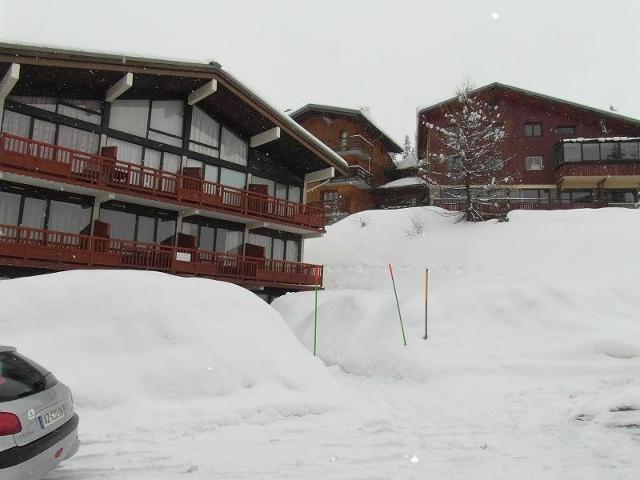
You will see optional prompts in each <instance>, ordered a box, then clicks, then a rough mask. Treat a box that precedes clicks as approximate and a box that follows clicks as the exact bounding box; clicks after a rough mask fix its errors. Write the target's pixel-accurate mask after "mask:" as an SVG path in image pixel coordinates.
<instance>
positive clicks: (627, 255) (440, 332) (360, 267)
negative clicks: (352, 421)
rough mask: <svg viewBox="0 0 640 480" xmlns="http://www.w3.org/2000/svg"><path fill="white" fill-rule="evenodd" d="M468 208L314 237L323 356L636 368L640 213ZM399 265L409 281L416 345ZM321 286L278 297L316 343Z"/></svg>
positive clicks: (544, 368) (362, 365)
mask: <svg viewBox="0 0 640 480" xmlns="http://www.w3.org/2000/svg"><path fill="white" fill-rule="evenodd" d="M359 217H367V219H368V220H367V222H366V223H367V225H366V226H365V227H361V222H359V221H354V220H357V219H358V218H359ZM457 218H458V217H457V215H450V214H448V213H447V212H445V211H443V210H441V209H438V208H431V207H428V208H410V209H403V210H391V211H369V212H363V213H360V214H356V215H354V216H352V217H349V218H346V219H344V220H342V221H340V222H338V223H336V224H335V225H333V226H331V227H329V228H328V233H327V235H326V237H325V238H322V239H316V240H310V241H308V242H307V243H306V251H305V254H306V257H307V260H308V261H310V262H314V263H324V264H325V279H326V282H325V283H326V285H327V287H328V288H327V290H326V291H323V292H320V294H319V326H318V352H319V355H320V356H321V357H322V358H323V359H324V361H325V362H326V363H328V364H336V365H339V366H340V367H341V368H343V369H344V370H346V371H348V372H351V373H357V374H361V375H369V376H383V377H393V378H411V379H415V380H420V381H424V380H427V379H430V378H431V379H433V378H434V377H447V376H448V377H449V378H451V374H455V373H469V372H493V373H514V374H524V375H527V374H529V373H531V374H535V373H539V374H542V375H546V374H549V373H551V372H560V371H562V372H575V373H576V374H580V373H581V372H605V371H609V369H613V370H615V371H616V372H618V373H620V374H622V375H625V374H627V373H629V374H633V375H635V376H637V372H638V371H640V370H639V367H640V355H638V353H639V352H640V315H639V314H638V312H640V295H638V294H637V285H638V271H640V256H639V255H636V254H635V252H636V250H637V238H638V232H640V212H638V211H636V210H626V209H599V210H572V211H549V212H513V213H512V214H510V216H509V220H510V221H509V222H485V223H456V220H457ZM416 224H418V225H421V229H422V233H418V232H417V230H420V229H416V227H415V225H416ZM388 263H391V264H393V266H394V270H395V275H396V281H397V284H398V294H399V297H400V302H401V309H402V315H403V319H404V324H405V329H406V333H407V341H408V344H409V345H408V347H406V348H405V347H403V346H402V337H401V332H400V323H399V319H398V314H397V310H396V305H395V299H394V296H393V290H392V287H391V281H390V278H389V272H388ZM426 267H428V268H429V271H430V298H429V336H430V338H429V339H428V340H427V341H426V342H425V341H424V340H423V339H422V337H423V335H424V269H425V268H426ZM311 295H312V294H311V293H302V294H290V295H287V296H285V297H283V298H281V299H279V300H278V301H276V302H275V303H274V304H273V305H274V307H275V308H276V309H277V310H279V311H280V312H281V313H282V315H283V316H284V318H285V320H286V321H287V322H288V323H289V324H290V325H291V326H292V328H293V329H294V331H295V333H296V334H297V335H298V337H299V338H300V339H301V340H302V342H303V343H305V344H306V345H307V346H309V345H310V342H311V338H312V331H311V325H312V322H313V319H312V305H313V302H312V299H311ZM635 388H638V387H637V386H636V387H635ZM638 393H640V389H639V390H638Z"/></svg>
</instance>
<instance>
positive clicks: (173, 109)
mask: <svg viewBox="0 0 640 480" xmlns="http://www.w3.org/2000/svg"><path fill="white" fill-rule="evenodd" d="M182 110H183V103H182V101H180V100H161V101H160V100H154V101H153V102H151V125H150V127H151V128H153V129H154V130H159V131H161V132H164V133H169V134H171V135H178V136H182V115H183V113H182Z"/></svg>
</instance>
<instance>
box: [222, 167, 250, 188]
mask: <svg viewBox="0 0 640 480" xmlns="http://www.w3.org/2000/svg"><path fill="white" fill-rule="evenodd" d="M220 183H222V184H224V185H229V186H230V187H236V188H245V187H246V185H247V175H246V174H245V173H242V172H237V171H236V170H229V169H228V168H221V169H220Z"/></svg>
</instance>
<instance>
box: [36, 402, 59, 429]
mask: <svg viewBox="0 0 640 480" xmlns="http://www.w3.org/2000/svg"><path fill="white" fill-rule="evenodd" d="M63 418H64V407H62V406H60V407H56V408H54V409H52V410H49V411H48V412H46V413H43V414H42V415H40V416H39V417H38V420H39V421H40V427H42V428H43V429H45V428H48V427H49V426H50V425H53V424H54V423H56V422H59V421H60V420H62V419H63Z"/></svg>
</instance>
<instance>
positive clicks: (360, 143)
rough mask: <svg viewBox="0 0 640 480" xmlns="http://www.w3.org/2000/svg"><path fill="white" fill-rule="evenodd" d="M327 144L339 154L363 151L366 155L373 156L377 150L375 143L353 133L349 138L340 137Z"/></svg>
mask: <svg viewBox="0 0 640 480" xmlns="http://www.w3.org/2000/svg"><path fill="white" fill-rule="evenodd" d="M327 146H328V147H329V148H330V149H331V150H333V151H334V152H337V153H338V154H340V153H343V154H344V153H347V152H362V154H364V155H365V156H367V157H371V156H372V155H373V152H374V151H375V148H374V146H373V144H372V143H371V142H370V141H369V140H367V139H366V138H364V137H363V136H362V135H351V136H349V137H347V138H339V139H338V140H334V141H332V142H329V143H327Z"/></svg>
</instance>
